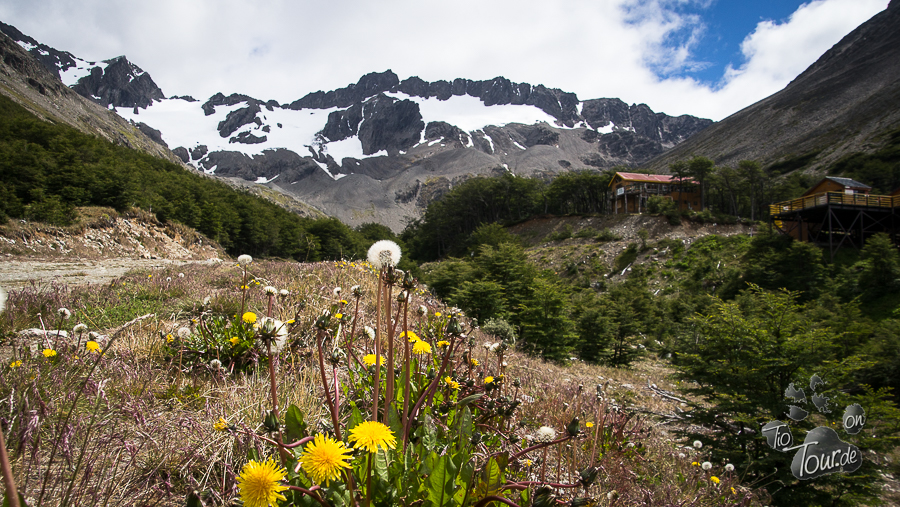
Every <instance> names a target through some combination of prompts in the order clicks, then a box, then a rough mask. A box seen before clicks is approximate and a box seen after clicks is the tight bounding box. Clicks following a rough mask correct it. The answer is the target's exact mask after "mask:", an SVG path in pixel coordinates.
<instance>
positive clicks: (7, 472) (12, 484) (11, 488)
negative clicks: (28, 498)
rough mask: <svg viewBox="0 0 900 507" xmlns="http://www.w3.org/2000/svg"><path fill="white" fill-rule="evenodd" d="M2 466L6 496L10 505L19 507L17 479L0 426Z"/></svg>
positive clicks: (0, 462)
mask: <svg viewBox="0 0 900 507" xmlns="http://www.w3.org/2000/svg"><path fill="white" fill-rule="evenodd" d="M0 468H2V470H3V486H4V487H5V488H6V498H7V499H8V500H9V505H10V507H19V493H18V492H17V491H16V481H15V480H14V479H13V475H12V468H10V466H9V456H8V455H7V454H6V440H5V439H4V438H3V428H0Z"/></svg>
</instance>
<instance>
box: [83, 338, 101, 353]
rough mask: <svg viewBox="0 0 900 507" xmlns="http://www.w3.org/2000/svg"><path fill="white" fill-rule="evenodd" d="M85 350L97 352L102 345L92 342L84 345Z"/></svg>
mask: <svg viewBox="0 0 900 507" xmlns="http://www.w3.org/2000/svg"><path fill="white" fill-rule="evenodd" d="M84 348H86V349H87V350H88V352H97V351H99V350H100V344H99V343H97V342H95V341H94V340H91V341H89V342H87V343H85V344H84Z"/></svg>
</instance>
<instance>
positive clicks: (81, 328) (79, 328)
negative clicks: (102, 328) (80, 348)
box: [72, 323, 88, 333]
mask: <svg viewBox="0 0 900 507" xmlns="http://www.w3.org/2000/svg"><path fill="white" fill-rule="evenodd" d="M87 329H88V327H87V324H84V323H80V324H75V327H73V328H72V332H73V333H83V332H85V331H87Z"/></svg>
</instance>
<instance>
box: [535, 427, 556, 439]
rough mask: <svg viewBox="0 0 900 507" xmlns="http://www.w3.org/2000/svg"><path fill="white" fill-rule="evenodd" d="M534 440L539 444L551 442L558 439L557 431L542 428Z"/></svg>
mask: <svg viewBox="0 0 900 507" xmlns="http://www.w3.org/2000/svg"><path fill="white" fill-rule="evenodd" d="M534 438H535V439H536V440H537V441H538V442H550V441H551V440H555V439H556V430H555V429H553V428H551V427H550V426H541V427H540V428H538V430H537V433H535V435H534Z"/></svg>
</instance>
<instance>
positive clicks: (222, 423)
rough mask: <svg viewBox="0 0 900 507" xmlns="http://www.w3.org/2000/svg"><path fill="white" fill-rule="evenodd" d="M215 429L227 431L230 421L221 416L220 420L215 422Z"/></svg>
mask: <svg viewBox="0 0 900 507" xmlns="http://www.w3.org/2000/svg"><path fill="white" fill-rule="evenodd" d="M213 429H214V430H216V431H225V430H226V429H228V422H227V421H225V418H224V417H220V418H219V420H218V421H216V422H214V423H213Z"/></svg>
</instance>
